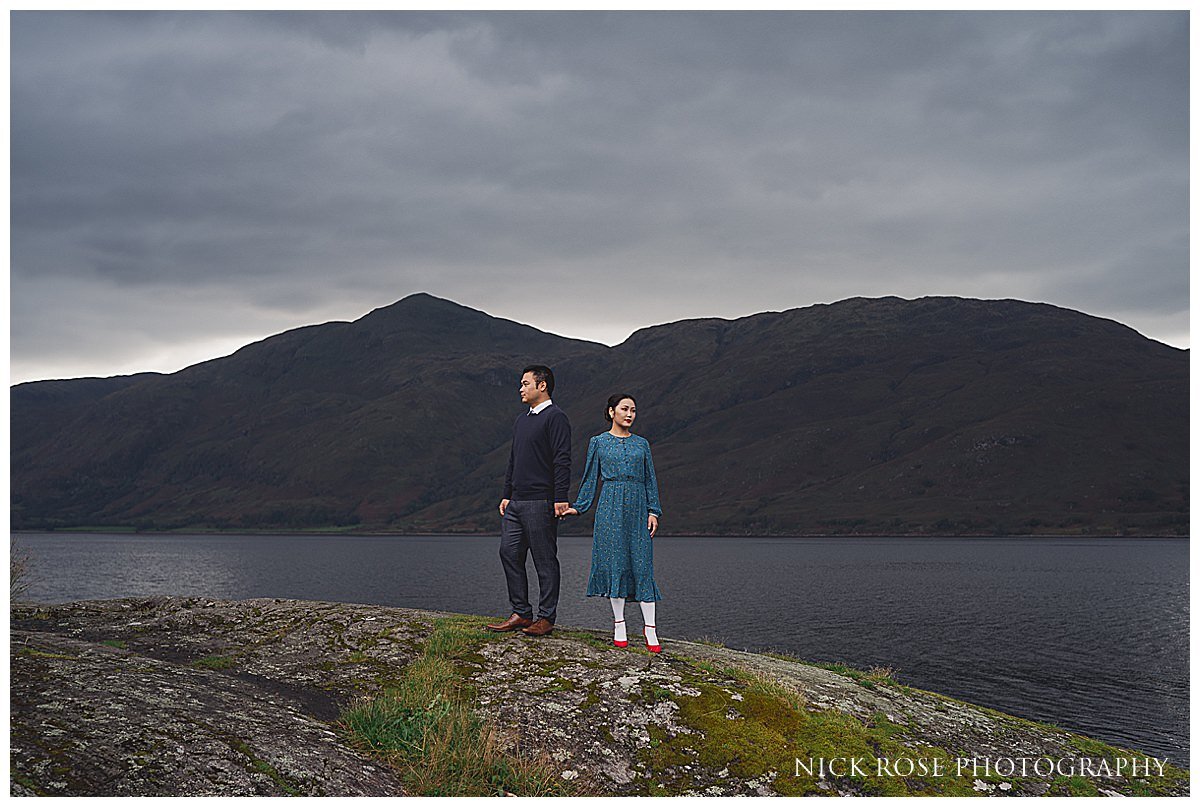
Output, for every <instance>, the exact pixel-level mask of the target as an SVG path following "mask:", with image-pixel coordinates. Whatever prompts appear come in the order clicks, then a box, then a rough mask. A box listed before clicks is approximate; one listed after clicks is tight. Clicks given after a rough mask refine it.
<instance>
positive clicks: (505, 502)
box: [500, 499, 508, 515]
mask: <svg viewBox="0 0 1200 807" xmlns="http://www.w3.org/2000/svg"><path fill="white" fill-rule="evenodd" d="M506 507H508V499H501V500H500V515H504V509H505V508H506Z"/></svg>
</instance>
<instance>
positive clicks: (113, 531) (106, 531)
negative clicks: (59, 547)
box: [9, 527, 1191, 540]
mask: <svg viewBox="0 0 1200 807" xmlns="http://www.w3.org/2000/svg"><path fill="white" fill-rule="evenodd" d="M9 533H10V534H11V535H31V534H47V533H62V534H64V535H71V534H79V533H95V534H98V535H280V536H284V535H326V536H339V535H348V536H361V537H378V538H425V537H430V538H451V537H461V538H495V537H498V536H499V534H500V533H499V531H498V530H497V531H496V532H434V531H421V532H382V531H371V530H364V531H361V532H359V531H353V530H337V529H327V530H326V529H313V530H256V529H236V530H217V529H204V528H201V527H195V528H192V527H189V528H181V529H177V530H137V529H133V528H127V529H121V528H114V527H60V528H58V529H40V530H35V529H21V530H9ZM588 534H589V533H586V532H580V533H564V534H562V535H563V537H567V536H571V535H580V536H587V535H588ZM658 537H659V538H1130V539H1134V540H1136V539H1145V538H1178V539H1183V540H1187V539H1189V538H1190V537H1191V536H1190V535H1161V534H1147V535H1122V534H1120V533H1111V532H1110V533H1067V532H1062V533H1058V532H1040V533H1032V532H1030V533H1016V532H1013V533H920V532H918V533H894V532H849V533H847V532H843V533H717V532H688V533H679V534H672V533H667V532H662V533H659V535H658Z"/></svg>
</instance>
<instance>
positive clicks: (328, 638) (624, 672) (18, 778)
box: [11, 597, 1189, 795]
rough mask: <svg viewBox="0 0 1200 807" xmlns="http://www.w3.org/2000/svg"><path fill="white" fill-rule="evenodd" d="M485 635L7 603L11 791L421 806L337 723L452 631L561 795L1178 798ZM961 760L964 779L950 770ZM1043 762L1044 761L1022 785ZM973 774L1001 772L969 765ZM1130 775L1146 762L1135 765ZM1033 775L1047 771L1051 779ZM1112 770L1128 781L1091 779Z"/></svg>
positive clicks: (237, 614)
mask: <svg viewBox="0 0 1200 807" xmlns="http://www.w3.org/2000/svg"><path fill="white" fill-rule="evenodd" d="M483 621H484V618H472V617H464V616H462V615H450V614H443V613H438V612H432V611H419V610H411V609H404V608H392V607H384V606H374V605H362V604H352V603H331V602H309V601H300V600H287V599H251V600H241V601H225V600H213V599H207V598H194V597H193V598H178V597H172V598H166V597H155V598H149V599H136V598H132V599H131V598H127V599H120V600H102V601H96V600H92V601H80V602H74V603H66V604H61V605H38V604H33V603H22V604H15V605H14V606H13V608H12V617H11V628H12V659H11V673H12V674H11V703H12V734H11V737H12V744H11V747H12V751H11V769H12V782H11V792H12V793H13V794H14V795H31V794H46V795H215V794H220V795H289V794H290V795H400V794H406V793H416V792H419V790H417V789H414V785H413V784H412V781H413V780H412V779H411V778H407V777H406V775H405V771H404V769H403V767H402V766H398V765H397V764H396V758H395V757H394V756H389V755H387V754H380V753H376V752H372V751H371V750H369V748H368V747H367V746H365V745H364V744H363V743H362V742H359V741H358V740H357V739H356V737H355V736H354V733H353V732H352V731H350V730H349V728H348V726H347V724H346V721H345V720H343V719H342V718H343V716H344V715H345V714H346V711H347V710H348V709H351V708H353V707H354V706H355V705H356V704H362V703H364V702H369V701H370V700H371V699H373V698H379V697H383V696H384V695H385V694H386V693H387V692H388V691H389V689H391V688H393V687H395V686H399V685H402V684H403V682H404V677H405V675H406V671H407V670H409V669H410V667H411V665H412V663H413V662H414V661H416V660H417V659H419V658H421V657H422V654H423V653H424V654H428V652H429V649H428V647H427V646H426V645H427V642H428V641H429V637H430V636H431V635H432V634H433V633H434V632H436V631H437V630H439V625H444V624H452V625H454V626H456V629H457V630H458V634H457V635H458V636H459V638H460V639H461V641H459V642H458V643H457V644H455V646H454V649H453V650H452V651H447V652H448V653H449V657H451V658H452V660H453V662H454V665H455V666H454V669H456V670H457V675H458V676H459V677H460V680H458V682H457V684H456V686H458V687H459V688H460V689H461V691H462V692H464V693H467V695H468V696H469V697H470V698H471V699H472V705H473V706H472V708H473V709H474V710H476V711H477V713H478V714H479V715H482V716H483V717H484V718H485V720H486V721H487V723H488V724H489V725H490V727H491V728H493V729H494V730H495V732H496V734H497V736H498V737H499V738H500V739H501V743H502V744H503V745H504V746H505V747H507V748H511V749H520V750H521V752H522V753H525V754H532V755H534V756H536V757H537V758H538V759H540V760H542V761H543V762H544V763H545V764H546V765H548V766H550V767H551V768H552V770H553V773H554V776H555V778H556V779H559V780H561V781H562V783H563V784H564V786H565V787H567V788H568V790H567V792H572V793H580V794H614V795H626V794H630V795H632V794H655V793H669V794H679V793H692V794H711V795H739V794H741V795H772V794H801V793H822V792H824V793H829V794H836V793H913V794H916V793H930V794H932V793H996V794H1011V795H1017V794H1030V795H1035V794H1064V795H1070V794H1097V793H1112V794H1130V795H1132V794H1161V795H1176V794H1186V793H1187V792H1188V789H1189V788H1188V781H1189V780H1188V773H1187V771H1183V770H1180V769H1177V768H1174V767H1172V766H1169V765H1167V766H1165V767H1164V768H1162V769H1159V768H1158V767H1157V761H1154V762H1151V761H1150V760H1152V759H1153V758H1152V757H1147V756H1146V755H1142V754H1138V753H1137V752H1135V751H1130V750H1125V749H1116V748H1112V747H1111V746H1107V745H1104V744H1102V743H1099V742H1097V741H1094V740H1091V739H1088V738H1084V737H1081V736H1079V735H1076V734H1073V733H1071V732H1069V731H1067V730H1064V729H1061V728H1057V727H1054V726H1050V725H1045V724H1039V723H1033V722H1030V721H1026V720H1022V719H1020V718H1017V717H1013V716H1010V715H1005V714H1002V713H1000V712H996V711H993V710H990V709H985V708H982V707H978V706H974V705H971V704H967V703H963V702H960V701H956V700H953V699H951V698H946V697H944V696H941V695H937V694H935V693H931V692H925V691H922V690H917V689H913V688H910V687H906V686H903V685H902V684H899V683H897V682H895V681H893V680H891V679H890V678H888V677H887V676H886V675H885V674H882V673H879V674H874V675H871V674H865V673H858V672H856V671H853V670H843V671H840V672H835V671H833V670H829V669H823V668H821V667H817V666H814V665H810V664H805V663H803V662H800V661H798V660H789V659H783V658H775V657H770V656H763V655H756V654H750V653H742V652H739V651H734V650H730V649H727V648H723V647H717V646H711V645H706V644H699V643H692V642H684V641H672V640H671V638H670V637H669V636H666V637H664V645H665V650H664V652H663V653H662V654H661V655H658V656H652V655H650V654H648V653H646V652H645V650H644V649H636V648H633V647H632V646H631V647H630V648H626V649H617V648H613V647H612V646H611V644H610V643H609V642H608V641H607V638H606V637H604V636H601V635H599V634H597V633H595V632H591V631H583V630H574V629H568V628H564V627H559V628H557V629H556V630H555V631H554V633H552V634H551V635H550V636H547V637H543V638H538V639H533V638H530V637H526V636H522V635H517V634H503V635H495V634H489V633H487V632H485V631H483V630H480V629H479V626H480V625H481V624H482V622H483ZM632 644H633V643H631V645H632ZM856 758H860V760H859V761H858V762H857V763H853V764H852V763H851V760H854V759H856ZM962 759H971V760H974V762H973V763H969V767H968V768H966V769H965V770H964V769H963V768H962V767H961V763H960V762H959V760H962ZM1039 759H1041V760H1046V761H1048V762H1044V763H1043V764H1042V767H1041V768H1040V769H1039V770H1038V771H1034V770H1032V769H1028V766H1031V765H1033V764H1034V763H1033V762H1032V760H1039ZM838 760H841V762H838ZM880 760H882V761H883V762H882V764H883V765H884V767H883V768H882V769H881V768H880V767H879V765H880ZM919 760H924V764H925V766H926V773H924V774H923V773H921V772H920V770H919V769H917V768H916V765H917V762H918V761H919ZM937 760H941V761H942V763H943V766H944V767H943V768H942V772H941V773H940V774H938V773H936V767H937V762H936V761H937ZM983 760H987V761H988V762H989V763H990V764H991V763H994V764H993V765H992V767H989V768H987V769H984V768H981V767H979V766H980V765H981V764H983V762H982V761H983ZM1003 760H1013V762H1014V764H1018V765H1019V764H1021V763H1020V760H1031V761H1028V762H1025V763H1024V764H1025V765H1026V766H1027V771H1026V773H1027V774H1028V775H1026V776H1021V775H1019V773H1020V771H1019V770H1017V771H1014V772H1008V771H1007V765H1008V763H1006V762H1003ZM1085 760H1086V761H1087V762H1086V763H1085V762H1084V761H1085ZM1101 760H1105V761H1106V765H1107V767H1102V766H1100V764H1099V763H1100V761H1101ZM1120 760H1124V766H1123V767H1122V768H1118V761H1120ZM1130 760H1134V761H1136V760H1142V761H1143V762H1142V763H1141V764H1142V765H1144V766H1145V767H1142V768H1141V769H1134V770H1132V771H1131V770H1130V768H1129V767H1128V766H1129V762H1130ZM822 761H824V762H825V763H827V764H832V765H833V768H832V770H830V769H828V768H827V769H826V774H827V775H826V776H824V777H821V776H819V775H816V767H817V766H820V764H821V762H822ZM1049 763H1054V764H1055V765H1056V766H1057V767H1056V768H1055V769H1054V770H1052V771H1048V770H1047V768H1046V765H1047V764H1049ZM997 764H998V765H1000V766H1001V769H1000V770H996V768H995V765H997ZM1085 764H1086V767H1085ZM805 765H810V766H814V774H813V775H808V773H807V771H806V770H805V769H804V766H805ZM910 765H912V766H913V767H914V770H912V771H909V769H908V768H909V766H910ZM930 766H932V767H933V768H935V773H929V772H928V770H929V767H930ZM860 767H861V770H856V769H858V768H860ZM1114 771H1117V772H1120V773H1121V774H1122V775H1119V776H1107V775H1105V773H1106V772H1107V773H1113V772H1114ZM860 773H861V774H862V775H859V774H860Z"/></svg>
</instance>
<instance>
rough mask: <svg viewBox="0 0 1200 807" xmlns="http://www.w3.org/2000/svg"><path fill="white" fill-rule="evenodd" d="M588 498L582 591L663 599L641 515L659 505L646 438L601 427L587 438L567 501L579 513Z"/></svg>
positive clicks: (657, 509)
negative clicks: (575, 487)
mask: <svg viewBox="0 0 1200 807" xmlns="http://www.w3.org/2000/svg"><path fill="white" fill-rule="evenodd" d="M601 482H603V484H602V485H601V484H600V483H601ZM598 486H599V487H600V495H599V498H597V497H596V488H597V487H598ZM593 502H595V504H596V524H595V527H594V528H593V531H592V571H591V574H590V575H589V576H588V587H587V595H588V596H589V597H624V598H625V599H628V600H636V601H639V602H655V601H657V600H660V599H662V597H661V595H660V594H659V591H658V584H657V583H655V582H654V549H653V547H654V542H653V540H652V539H651V538H650V529H649V527H647V526H646V520H647V519H646V516H647V515H648V514H649V513H654V515H656V516H659V517H661V516H662V509H661V507H660V506H659V503H658V480H657V478H655V476H654V462H653V460H652V459H651V458H650V443H649V441H647V440H646V438H644V437H640V436H638V435H636V434H631V435H630V436H628V437H617V436H616V435H615V434H613V433H612V432H603V433H601V434H597V435H596V436H595V437H593V438H592V439H591V440H589V441H588V451H587V461H586V463H585V465H584V470H583V481H582V482H581V483H580V485H579V494H578V497H577V498H576V500H575V503H574V504H572V505H571V506H572V507H574V508H575V509H576V510H578V511H579V512H580V514H583V513H584V512H586V511H587V510H588V509H589V508H590V507H591V506H592V503H593Z"/></svg>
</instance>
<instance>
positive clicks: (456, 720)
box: [338, 617, 579, 796]
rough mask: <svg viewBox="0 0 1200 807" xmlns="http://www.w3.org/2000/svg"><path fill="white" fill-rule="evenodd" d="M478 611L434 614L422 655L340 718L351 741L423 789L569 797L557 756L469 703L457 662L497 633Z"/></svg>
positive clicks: (574, 791)
mask: <svg viewBox="0 0 1200 807" xmlns="http://www.w3.org/2000/svg"><path fill="white" fill-rule="evenodd" d="M478 621H479V620H478V618H474V619H468V618H459V617H449V618H442V619H437V620H436V621H435V622H434V626H433V631H432V632H431V633H430V634H429V637H428V639H427V640H426V642H425V645H424V650H423V655H422V656H421V657H420V658H418V659H417V660H415V661H413V662H412V663H411V664H409V665H408V666H407V667H405V668H404V671H403V674H402V676H401V677H400V679H399V680H398V681H397V682H396V683H395V684H394V685H393V686H390V687H388V688H387V689H385V690H384V692H383V693H382V694H381V695H379V696H377V697H373V698H359V699H357V700H356V701H355V702H354V703H352V704H351V705H350V707H349V708H348V709H347V710H346V711H345V712H344V713H343V714H342V716H341V719H340V720H339V721H338V722H339V726H340V728H341V729H342V731H343V732H344V733H345V734H346V735H347V736H348V738H349V739H350V741H351V742H352V743H353V744H355V745H357V746H359V747H361V748H363V749H365V750H367V751H370V752H372V753H375V754H377V755H378V756H380V757H381V758H383V759H384V760H385V761H386V762H387V763H388V764H389V765H391V766H393V767H394V768H396V769H397V770H399V771H400V772H401V775H402V776H403V777H404V780H405V784H406V785H408V786H409V787H410V788H411V789H412V792H413V794H415V795H421V796H502V795H517V796H569V795H578V793H579V788H578V786H575V785H573V783H569V782H567V781H565V780H563V779H562V778H561V777H560V776H559V774H558V771H557V770H556V768H555V767H554V765H553V763H552V762H550V760H548V759H547V758H545V757H535V756H533V755H530V754H528V753H526V752H523V751H522V750H521V749H520V748H515V749H510V748H508V747H506V744H505V742H504V738H503V737H502V736H501V735H500V734H499V733H498V731H497V730H496V728H495V726H493V725H492V724H491V723H489V722H488V721H486V720H484V719H483V718H482V717H481V716H480V715H478V714H477V713H476V712H475V711H474V709H473V708H472V701H473V698H472V694H471V688H470V687H469V685H468V684H467V682H466V681H465V680H463V678H462V676H461V674H460V672H459V670H460V669H461V664H460V662H461V661H462V660H464V659H470V658H472V657H473V656H475V655H477V653H478V649H479V647H480V646H481V645H482V644H483V643H484V642H486V641H490V640H493V639H495V638H498V637H496V636H495V635H493V634H488V633H486V632H484V631H483V630H482V629H481V628H480V627H478V625H477V624H476V623H477V622H478Z"/></svg>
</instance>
